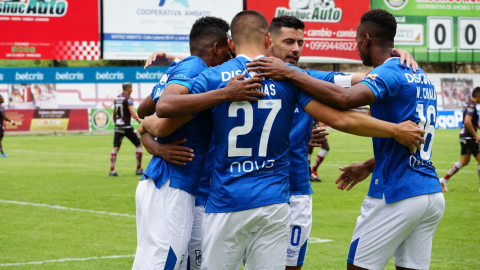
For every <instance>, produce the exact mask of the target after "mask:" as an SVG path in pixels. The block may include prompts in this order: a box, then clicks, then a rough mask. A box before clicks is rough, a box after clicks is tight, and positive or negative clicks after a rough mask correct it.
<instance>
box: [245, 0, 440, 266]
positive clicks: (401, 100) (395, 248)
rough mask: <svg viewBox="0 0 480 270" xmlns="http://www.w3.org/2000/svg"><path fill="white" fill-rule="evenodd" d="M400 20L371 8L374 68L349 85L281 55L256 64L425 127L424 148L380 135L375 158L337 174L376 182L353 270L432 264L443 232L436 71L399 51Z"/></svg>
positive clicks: (367, 50)
mask: <svg viewBox="0 0 480 270" xmlns="http://www.w3.org/2000/svg"><path fill="white" fill-rule="evenodd" d="M395 33H396V21H395V18H394V17H393V15H391V14H390V13H388V12H387V11H385V10H380V9H376V10H371V11H368V12H367V13H365V14H364V15H363V16H362V18H361V22H360V24H359V26H358V28H357V36H356V40H357V46H358V51H359V54H360V57H361V59H362V61H363V63H364V64H365V65H366V66H374V69H373V70H372V71H371V72H370V74H369V75H368V76H367V78H365V79H364V80H363V81H362V83H360V84H358V85H355V86H353V87H351V88H349V89H343V88H341V87H338V86H336V85H334V84H329V83H326V82H322V81H320V80H315V79H313V78H311V77H309V76H305V74H303V73H301V72H297V71H296V70H294V69H292V68H290V69H286V68H284V66H283V65H282V64H281V61H279V60H275V59H267V60H263V59H260V60H259V61H257V62H255V63H253V64H255V65H259V66H261V67H260V68H255V69H253V70H256V71H261V70H264V71H266V72H265V74H263V75H266V76H269V77H271V78H275V79H282V78H287V79H288V80H289V81H290V82H292V83H294V84H295V85H296V86H298V87H300V88H301V89H303V90H305V91H306V92H307V93H309V94H311V95H312V96H314V97H315V98H317V99H319V100H320V101H322V102H324V103H325V104H329V105H331V106H332V107H336V108H338V109H342V110H346V109H350V108H355V107H359V106H362V105H367V104H372V105H371V115H372V117H374V118H378V119H381V120H384V121H388V122H392V123H400V122H402V121H406V120H410V121H413V122H415V123H418V125H419V126H420V128H421V129H422V130H425V132H426V133H425V136H424V141H422V143H421V145H420V147H418V146H417V147H416V148H414V147H413V146H410V150H409V149H408V148H407V147H405V146H403V145H400V144H399V143H397V142H396V141H394V140H392V139H385V138H373V146H374V155H375V158H373V159H370V160H368V161H366V162H364V163H362V164H353V165H351V166H349V167H347V168H341V170H342V171H344V172H343V173H342V174H341V175H340V177H339V178H338V179H337V183H339V188H341V189H344V188H347V190H349V189H351V188H352V187H353V186H354V185H355V184H356V183H358V182H359V181H362V180H363V179H365V178H366V177H367V176H368V175H369V174H370V173H371V172H373V175H372V181H371V184H370V190H369V192H368V196H367V198H366V199H365V200H364V202H363V205H362V209H361V216H359V217H358V219H357V224H356V228H355V231H354V233H353V237H352V242H351V245H350V251H349V254H348V259H347V269H383V268H384V267H385V265H386V264H387V262H388V261H389V259H390V258H391V256H392V255H394V256H395V265H396V268H397V269H428V268H429V264H430V255H431V249H432V240H433V236H434V233H435V230H436V228H437V226H438V224H439V222H440V220H441V218H442V216H443V212H444V209H445V201H444V198H443V194H442V190H441V187H440V183H439V181H438V176H437V174H436V173H435V168H434V167H433V164H432V162H431V161H430V158H431V155H432V146H433V141H434V136H435V123H436V116H437V96H436V92H435V87H434V85H433V83H432V81H431V80H430V79H429V78H428V76H427V75H426V74H425V73H424V72H423V71H422V70H421V69H419V70H418V71H417V72H416V73H415V74H414V73H413V72H412V70H410V69H407V68H406V66H405V65H402V64H400V60H399V59H398V58H395V57H394V58H392V57H391V50H392V48H393V46H394V36H395Z"/></svg>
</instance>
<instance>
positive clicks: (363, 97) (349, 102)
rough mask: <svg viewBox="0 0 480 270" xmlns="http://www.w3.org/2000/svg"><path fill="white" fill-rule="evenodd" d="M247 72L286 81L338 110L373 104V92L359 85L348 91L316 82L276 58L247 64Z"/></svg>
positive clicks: (261, 59)
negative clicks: (256, 72) (255, 72)
mask: <svg viewBox="0 0 480 270" xmlns="http://www.w3.org/2000/svg"><path fill="white" fill-rule="evenodd" d="M247 66H248V67H249V68H248V70H249V71H263V73H259V74H256V75H255V76H258V77H260V76H264V77H269V78H271V79H273V80H285V79H286V80H288V81H290V82H291V83H293V84H294V85H295V86H297V87H298V88H300V89H302V90H303V91H304V92H305V93H307V94H309V95H310V96H312V97H313V98H314V99H316V100H318V101H320V102H322V103H323V104H325V105H328V106H331V107H333V108H336V109H339V110H348V109H353V108H358V107H360V106H364V105H369V104H373V103H375V95H374V93H373V91H372V90H371V89H370V88H369V87H368V86H367V85H365V84H363V83H359V84H356V85H354V86H352V87H350V88H348V89H345V88H343V87H341V86H339V85H335V84H333V83H329V82H326V81H322V80H318V79H315V78H313V77H312V76H310V75H308V74H307V73H305V72H302V71H299V70H297V69H295V68H292V67H289V66H287V65H285V63H283V62H282V61H281V60H280V59H278V58H272V57H270V58H260V59H255V60H254V61H252V63H249V64H247Z"/></svg>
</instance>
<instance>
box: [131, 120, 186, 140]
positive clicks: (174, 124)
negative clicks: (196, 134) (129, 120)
mask: <svg viewBox="0 0 480 270" xmlns="http://www.w3.org/2000/svg"><path fill="white" fill-rule="evenodd" d="M192 119H193V116H186V117H182V118H158V117H155V116H147V117H145V119H144V120H143V122H142V124H143V126H142V128H143V129H142V130H141V129H140V128H139V133H140V134H143V133H145V132H148V133H150V134H151V135H153V136H155V137H161V138H162V137H167V136H168V135H170V134H172V133H173V132H174V131H175V130H177V129H179V128H180V127H181V126H183V125H185V124H186V123H187V122H188V121H190V120H192Z"/></svg>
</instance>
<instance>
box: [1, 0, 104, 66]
mask: <svg viewBox="0 0 480 270" xmlns="http://www.w3.org/2000/svg"><path fill="white" fill-rule="evenodd" d="M0 24H1V25H2V28H1V29H2V31H1V36H0V59H65V60H66V59H71V60H98V59H100V42H99V40H100V28H99V2H98V0H15V1H12V0H0Z"/></svg>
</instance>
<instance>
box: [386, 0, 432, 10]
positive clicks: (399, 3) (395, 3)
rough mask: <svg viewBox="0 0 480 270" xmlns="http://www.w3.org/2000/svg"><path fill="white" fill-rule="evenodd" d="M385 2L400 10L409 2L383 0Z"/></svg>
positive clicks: (405, 0) (403, 0)
mask: <svg viewBox="0 0 480 270" xmlns="http://www.w3.org/2000/svg"><path fill="white" fill-rule="evenodd" d="M416 1H417V2H427V1H421V0H420V1H419V0H416ZM383 2H385V4H386V5H387V7H389V8H391V9H393V10H400V9H402V8H404V7H405V6H406V5H407V3H408V0H383ZM428 2H432V0H428Z"/></svg>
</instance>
